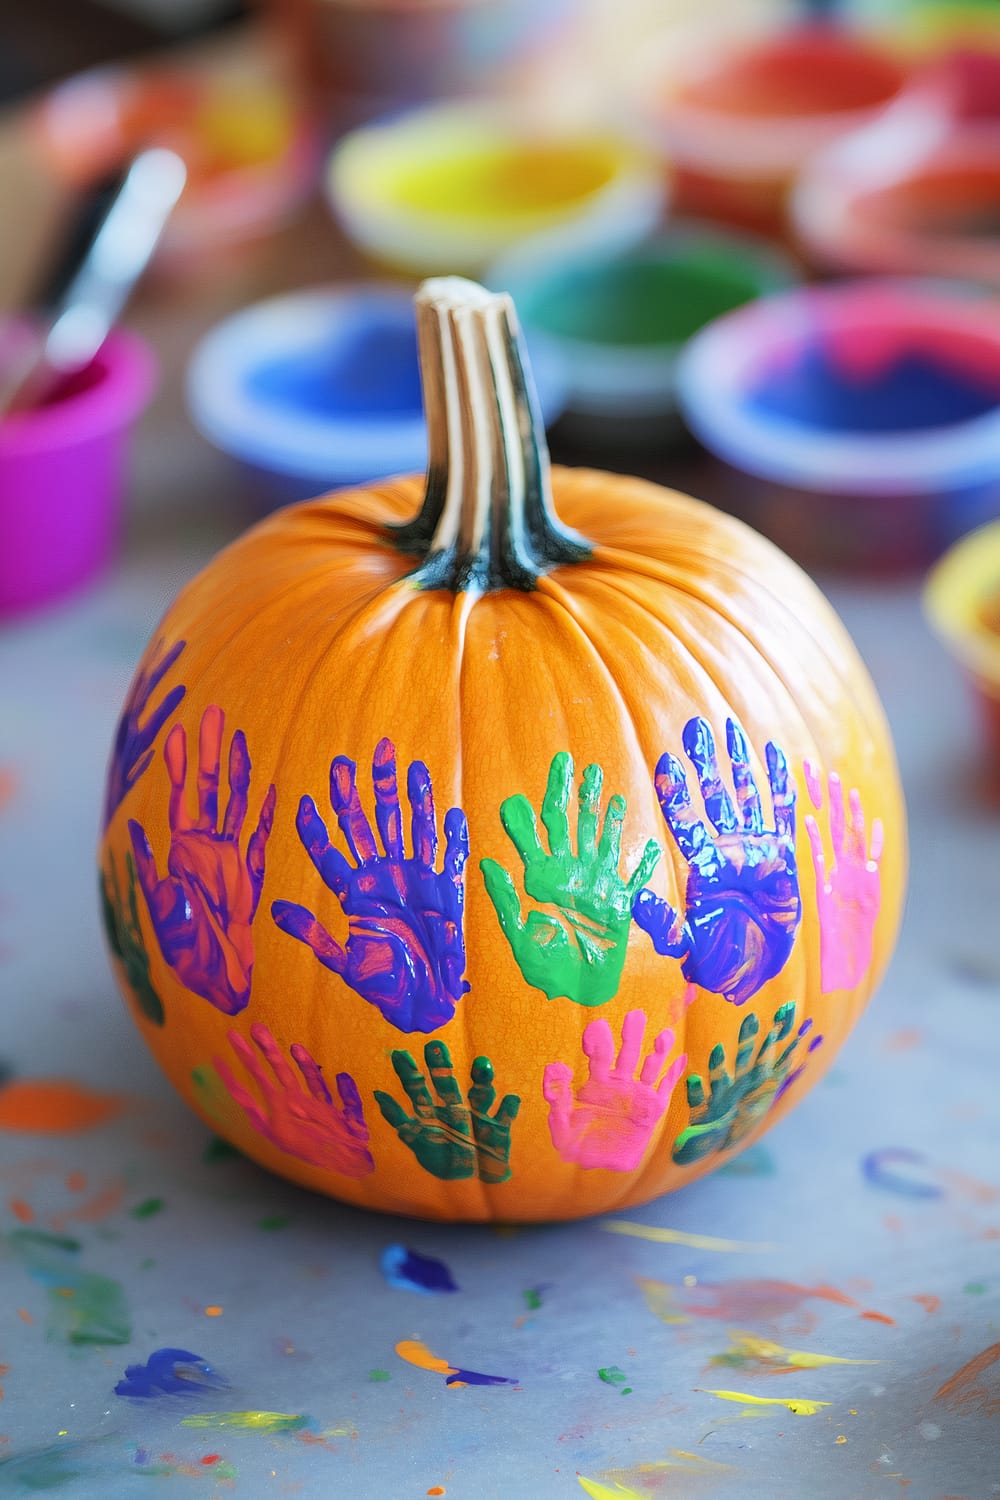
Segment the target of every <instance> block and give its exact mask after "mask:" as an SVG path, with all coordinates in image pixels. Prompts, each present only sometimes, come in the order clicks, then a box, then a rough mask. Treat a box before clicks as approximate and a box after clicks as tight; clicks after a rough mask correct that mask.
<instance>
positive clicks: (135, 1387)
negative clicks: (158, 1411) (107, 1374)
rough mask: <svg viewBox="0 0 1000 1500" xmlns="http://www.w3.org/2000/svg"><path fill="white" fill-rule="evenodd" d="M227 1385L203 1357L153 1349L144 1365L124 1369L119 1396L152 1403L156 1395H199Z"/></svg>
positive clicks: (129, 1366) (189, 1353)
mask: <svg viewBox="0 0 1000 1500" xmlns="http://www.w3.org/2000/svg"><path fill="white" fill-rule="evenodd" d="M226 1386H227V1382H226V1381H225V1380H223V1379H222V1377H221V1376H220V1375H219V1374H218V1372H217V1371H215V1370H213V1368H212V1366H211V1365H210V1364H209V1363H208V1361H207V1360H206V1359H203V1358H202V1356H201V1355H200V1354H192V1353H191V1351H190V1350H189V1349H154V1350H153V1352H152V1354H151V1355H150V1356H149V1358H148V1359H147V1360H146V1362H145V1364H134V1365H126V1366H125V1374H124V1376H123V1377H122V1379H121V1380H119V1382H118V1384H117V1385H116V1386H115V1395H116V1396H128V1397H131V1398H133V1399H136V1400H149V1399H150V1398H152V1397H155V1396H196V1395H198V1394H199V1393H200V1392H202V1391H204V1390H205V1389H206V1388H209V1389H213V1390H225V1389H226Z"/></svg>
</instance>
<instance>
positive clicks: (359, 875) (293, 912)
mask: <svg viewBox="0 0 1000 1500" xmlns="http://www.w3.org/2000/svg"><path fill="white" fill-rule="evenodd" d="M356 772H357V766H356V765H355V763H354V761H353V760H348V759H347V757H346V756H344V755H338V756H337V757H336V758H335V759H334V760H333V762H332V763H331V766H330V804H331V806H332V808H333V811H334V812H335V813H336V815H337V822H338V823H339V824H340V829H341V832H342V833H343V835H344V838H345V840H346V842H347V847H348V849H349V850H350V853H351V857H352V859H353V860H354V863H353V865H352V864H351V863H350V862H349V861H348V860H347V859H346V858H345V856H344V855H343V854H341V852H340V850H339V849H335V848H334V847H333V845H332V844H331V843H330V835H329V833H328V832H327V828H326V824H325V823H324V822H323V819H322V818H321V817H320V815H319V813H318V811H317V810H316V804H315V803H314V802H313V800H312V798H311V797H303V798H302V801H301V802H300V803H299V812H298V817H297V818H296V827H297V829H298V834H299V838H300V839H301V841H302V845H303V847H304V848H305V850H306V852H307V853H308V855H309V858H310V859H311V860H312V862H313V864H314V865H315V866H316V869H317V870H318V871H319V873H320V875H321V876H322V878H323V881H324V883H325V884H326V885H327V886H328V887H329V889H330V890H331V891H332V892H333V894H334V895H335V896H336V898H337V900H338V901H339V902H340V905H341V907H342V908H343V911H344V914H345V915H346V917H347V918H348V922H349V933H348V938H347V943H346V945H345V946H344V947H341V945H340V944H339V943H338V942H337V941H336V940H335V939H334V938H333V937H331V936H330V934H329V932H327V930H326V928H325V927H324V926H323V924H322V923H321V922H320V921H319V920H318V919H317V917H316V916H315V915H314V914H313V913H312V912H311V911H309V910H308V909H307V908H306V907H304V906H298V905H296V904H295V903H294V902H292V901H275V902H274V904H273V906H272V907H271V915H272V916H273V917H274V920H275V922H276V923H277V924H278V926H279V927H280V928H281V929H282V931H283V932H287V933H289V934H290V935H291V936H292V937H294V938H298V940H299V942H300V943H305V944H306V945H307V947H309V948H311V949H312V951H313V953H314V954H315V955H316V957H317V958H318V959H319V961H320V963H321V964H323V965H324V966H325V967H326V968H328V969H332V970H333V972H334V973H335V974H339V975H340V976H341V978H342V979H343V980H344V982H345V983H346V984H348V985H349V986H350V987H351V989H352V990H354V991H356V993H357V994H359V995H360V996H361V998H362V999H363V1000H367V1001H368V1002H369V1004H371V1005H375V1006H377V1007H378V1009H379V1010H380V1011H381V1012H382V1014H383V1016H385V1018H386V1020H387V1021H391V1022H392V1024H393V1026H396V1027H398V1028H399V1030H400V1031H436V1030H437V1029H438V1027H439V1026H443V1025H445V1023H446V1022H448V1021H450V1020H451V1018H452V1016H453V1015H454V1014H455V1006H456V1004H457V1003H458V1001H459V1000H460V999H461V998H462V996H463V995H464V994H465V992H466V990H467V989H468V988H469V985H468V983H467V982H466V981H465V980H464V979H463V977H462V976H463V974H464V973H465V933H464V930H463V914H464V906H465V875H464V870H465V863H466V860H467V859H468V856H469V829H468V824H467V823H466V819H465V814H464V813H463V812H462V811H461V809H460V808H457V807H453V808H451V810H450V811H449V812H448V814H447V815H446V817H445V820H444V833H445V851H444V861H443V867H442V869H441V870H440V871H438V870H436V869H435V868H434V862H435V859H436V857H437V845H438V835H437V821H436V814H435V810H434V793H433V791H432V789H431V778H430V773H429V772H428V770H427V767H426V766H425V765H424V764H423V762H422V761H418V760H415V761H413V763H412V764H411V766H410V769H409V774H408V776H407V795H408V797H409V801H410V809H411V818H410V829H411V845H412V854H411V856H410V857H409V858H407V856H406V855H405V853H404V849H403V820H402V813H401V811H400V806H399V792H398V789H397V785H396V747H395V746H394V745H393V743H392V741H391V740H388V739H381V740H379V742H378V744H377V745H376V747H375V754H374V756H373V757H372V783H373V785H374V789H375V820H376V823H377V825H378V832H379V838H380V839H381V841H382V848H383V850H384V851H385V852H384V853H381V852H380V851H379V848H378V846H377V844H376V843H375V835H374V834H373V832H372V828H371V824H370V823H369V821H368V818H367V816H366V814H365V812H364V809H363V808H362V806H361V798H360V797H359V795H358V787H357V781H356Z"/></svg>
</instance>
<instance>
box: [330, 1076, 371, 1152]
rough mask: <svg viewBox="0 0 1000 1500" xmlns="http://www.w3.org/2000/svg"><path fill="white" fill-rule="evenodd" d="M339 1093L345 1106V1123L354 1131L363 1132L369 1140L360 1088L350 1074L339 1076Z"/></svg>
mask: <svg viewBox="0 0 1000 1500" xmlns="http://www.w3.org/2000/svg"><path fill="white" fill-rule="evenodd" d="M337 1093H338V1094H339V1095H340V1102H341V1104H342V1105H343V1111H344V1123H345V1124H346V1125H347V1126H348V1127H349V1128H350V1129H352V1130H363V1131H364V1133H365V1137H366V1138H367V1135H368V1127H367V1125H366V1124H365V1111H364V1106H363V1105H362V1103H361V1095H360V1093H359V1092H358V1086H357V1084H356V1083H355V1082H354V1079H353V1078H352V1077H351V1075H350V1073H338V1074H337Z"/></svg>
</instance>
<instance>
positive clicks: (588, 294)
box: [489, 225, 798, 446]
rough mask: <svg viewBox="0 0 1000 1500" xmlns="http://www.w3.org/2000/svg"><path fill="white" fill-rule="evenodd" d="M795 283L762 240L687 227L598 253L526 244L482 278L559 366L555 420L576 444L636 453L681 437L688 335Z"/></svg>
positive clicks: (788, 265)
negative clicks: (679, 383) (574, 433)
mask: <svg viewBox="0 0 1000 1500" xmlns="http://www.w3.org/2000/svg"><path fill="white" fill-rule="evenodd" d="M797 280H798V274H797V272H796V269H795V267H794V265H793V264H792V262H791V261H790V260H788V259H787V258H786V257H785V256H784V255H782V254H781V253H780V252H779V251H777V250H775V249H773V248H772V247H771V246H770V245H768V244H767V243H765V242H764V241H762V240H757V239H754V238H752V237H751V236H749V235H743V234H732V233H729V232H725V231H716V230H710V229H703V228H701V227H700V226H697V225H686V226H682V227H681V226H679V227H677V228H674V229H671V230H670V231H669V232H668V233H665V234H663V235H660V236H658V237H657V238H656V239H654V240H648V241H646V242H645V243H644V244H641V245H639V246H637V247H636V248H635V249H632V250H626V251H620V252H609V253H603V254H602V253H589V254H588V253H584V254H576V255H574V254H566V253H565V252H564V253H562V254H560V253H558V252H557V251H554V250H551V249H548V248H546V247H545V246H542V245H536V246H532V245H530V244H529V245H525V246H523V247H522V248H521V249H519V250H517V251H515V252H513V253H512V254H510V255H509V256H507V257H505V258H504V259H503V260H501V261H498V262H497V263H496V264H495V265H494V266H493V268H492V271H491V273H490V277H489V281H490V285H491V286H493V287H495V288H496V289H497V290H504V291H508V292H510V293H511V294H512V296H513V297H514V300H515V302H516V303H517V309H518V314H519V316H520V319H521V322H522V324H523V326H524V327H525V329H527V330H530V335H531V340H532V344H533V345H538V346H542V345H544V344H546V343H548V344H549V345H551V346H552V352H553V355H554V356H557V357H559V358H561V360H562V363H563V365H564V367H565V369H566V372H567V378H568V381H569V403H568V408H567V417H565V418H564V419H563V421H564V423H565V424H567V425H569V426H573V425H576V426H578V427H579V428H580V429H581V432H585V435H586V438H587V440H588V442H595V441H596V442H598V443H600V442H602V441H607V442H608V443H614V444H620V443H621V442H622V441H627V442H629V443H631V444H633V445H643V446H648V445H650V444H659V443H661V442H662V441H663V440H664V439H665V438H670V437H671V436H675V435H679V434H680V432H681V431H682V428H681V424H680V419H679V415H678V409H677V402H676V396H675V379H674V376H675V367H676V363H677V359H678V357H679V355H680V352H681V350H682V349H683V347H684V345H685V344H686V343H687V341H688V339H690V338H691V337H692V336H693V335H694V334H695V333H697V332H698V330H699V329H700V328H702V327H703V326H704V325H705V324H706V323H710V322H712V321H713V319H715V318H717V317H719V316H721V315H722V314H723V313H726V312H730V311H731V310H732V309H733V308H736V307H740V306H742V305H743V304H744V303H746V302H752V301H754V300H755V299H756V298H758V297H761V296H764V295H765V294H767V293H770V292H773V291H778V290H782V289H784V288H786V287H788V286H790V285H792V284H793V283H795V282H796V281H797ZM574 419H575V420H574Z"/></svg>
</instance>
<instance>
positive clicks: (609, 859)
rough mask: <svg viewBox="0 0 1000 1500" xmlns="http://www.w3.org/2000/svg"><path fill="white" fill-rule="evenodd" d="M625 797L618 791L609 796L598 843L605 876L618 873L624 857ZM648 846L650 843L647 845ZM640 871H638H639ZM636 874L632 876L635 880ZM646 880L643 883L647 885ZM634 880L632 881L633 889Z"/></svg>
mask: <svg viewBox="0 0 1000 1500" xmlns="http://www.w3.org/2000/svg"><path fill="white" fill-rule="evenodd" d="M625 808H626V804H625V798H624V797H622V796H621V795H619V794H618V793H617V792H616V793H615V795H614V796H613V797H609V798H608V808H607V811H606V813H605V814H604V827H603V828H602V829H601V838H600V842H599V843H598V845H597V863H598V865H599V867H600V871H601V875H602V877H603V878H605V879H606V878H607V877H608V876H611V877H612V878H613V877H614V876H615V875H617V873H618V866H619V865H620V864H621V858H622V826H623V824H624V822H625ZM647 848H648V845H647ZM637 873H638V872H637ZM634 880H635V876H633V877H632V881H633V882H634ZM645 883H646V882H645V880H643V881H642V882H641V884H643V885H645ZM631 885H632V882H630V886H629V888H630V890H631Z"/></svg>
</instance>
